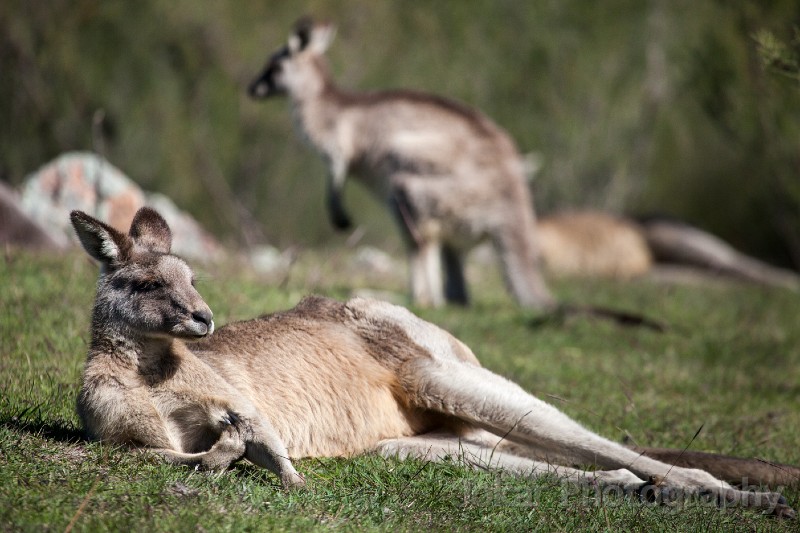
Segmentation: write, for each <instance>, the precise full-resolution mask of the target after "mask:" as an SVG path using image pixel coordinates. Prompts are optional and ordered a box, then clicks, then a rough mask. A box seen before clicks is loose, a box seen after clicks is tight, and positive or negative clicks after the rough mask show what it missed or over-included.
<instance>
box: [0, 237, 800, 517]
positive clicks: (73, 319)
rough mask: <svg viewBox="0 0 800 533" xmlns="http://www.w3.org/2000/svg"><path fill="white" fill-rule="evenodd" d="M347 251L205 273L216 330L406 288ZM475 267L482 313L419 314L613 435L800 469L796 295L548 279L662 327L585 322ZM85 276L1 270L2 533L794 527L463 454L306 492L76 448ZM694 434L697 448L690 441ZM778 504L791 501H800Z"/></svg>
mask: <svg viewBox="0 0 800 533" xmlns="http://www.w3.org/2000/svg"><path fill="white" fill-rule="evenodd" d="M349 260H350V257H349V255H348V254H346V253H341V252H337V253H331V254H326V253H322V252H316V253H306V254H303V255H302V256H301V260H300V261H299V263H298V264H297V265H296V266H295V267H294V269H293V270H292V274H291V276H288V277H276V278H275V279H271V278H266V277H259V276H258V275H256V274H253V273H251V272H247V271H243V270H241V269H239V268H237V267H236V266H231V265H229V266H227V267H224V268H223V267H214V268H208V269H207V270H206V271H202V269H201V282H200V285H199V288H200V291H201V293H202V294H203V295H204V296H205V297H206V300H207V301H208V303H209V305H210V306H211V307H212V309H213V310H214V312H215V316H216V318H217V319H218V323H219V324H223V323H226V322H229V321H231V320H237V319H243V318H247V317H250V316H254V315H257V314H260V313H263V312H268V311H272V310H277V309H281V308H286V307H288V306H290V305H292V304H294V303H295V302H296V301H297V300H298V299H299V298H300V297H301V296H302V295H303V294H305V293H307V292H318V293H325V294H330V295H333V296H336V297H340V298H343V297H346V296H347V295H348V293H349V291H350V289H351V287H352V286H353V285H358V286H372V287H374V288H385V287H388V288H389V289H390V290H393V291H395V292H397V293H398V294H402V292H403V287H404V280H403V279H402V276H400V277H397V278H378V277H375V276H370V275H367V274H363V275H360V276H358V279H356V280H355V281H353V277H352V272H353V270H352V269H351V268H348V265H349V263H348V261H349ZM482 270H483V268H482V267H480V266H479V265H473V268H472V269H471V271H470V275H471V276H472V277H473V278H474V279H475V280H476V281H477V287H476V291H475V300H476V304H475V306H474V307H472V308H470V309H458V308H455V309H454V308H448V309H443V310H436V311H421V310H418V311H419V312H420V314H421V315H422V316H423V317H424V318H426V319H428V320H431V321H433V322H435V323H437V324H440V325H442V326H443V327H445V328H447V329H448V330H450V331H452V332H453V333H454V334H455V335H457V336H458V337H460V338H461V339H463V340H464V341H465V342H467V343H468V344H469V345H470V346H471V347H472V348H473V349H474V351H475V353H476V354H478V356H479V357H480V358H481V360H482V361H483V363H484V365H485V366H487V367H489V368H491V369H492V370H494V371H496V372H498V373H500V374H503V375H505V376H507V377H509V378H511V379H514V380H515V381H517V382H519V383H520V384H521V385H522V386H523V387H525V388H526V389H527V390H529V391H531V392H532V393H534V394H536V395H538V396H540V397H543V398H545V399H548V400H549V401H551V402H553V403H555V404H556V405H558V406H559V407H560V408H562V409H564V410H565V411H566V412H567V413H569V414H570V415H572V416H574V417H576V418H577V419H579V420H580V421H582V422H583V423H584V424H586V425H587V426H588V427H590V428H592V429H594V430H596V431H598V432H600V433H602V434H604V435H606V436H608V437H610V438H612V439H615V440H619V441H622V440H626V441H629V442H635V443H639V444H646V445H654V446H670V447H685V446H687V445H689V444H690V443H691V447H692V449H697V450H709V451H716V452H722V453H730V454H736V455H743V456H757V457H763V458H765V459H769V460H774V461H780V462H788V463H800V451H799V450H798V447H797V443H798V442H800V394H798V392H800V390H799V389H800V327H798V326H799V324H798V316H800V300H798V298H797V295H795V294H790V293H785V292H781V291H773V290H765V289H761V288H756V287H748V286H740V285H725V284H718V283H714V284H710V285H709V286H707V287H700V286H674V285H664V284H656V283H652V282H649V281H636V282H629V283H620V282H610V281H603V282H601V281H589V280H570V281H557V282H554V286H555V289H556V291H557V292H558V294H559V296H560V297H561V298H562V299H563V300H566V301H570V302H576V303H577V302H580V303H594V304H598V305H607V306H613V307H617V308H621V309H628V310H635V311H639V312H642V313H644V314H646V315H647V316H649V317H651V318H655V319H658V320H660V321H662V322H664V323H666V324H668V326H669V329H668V330H667V332H665V333H657V332H654V331H651V330H648V329H643V328H628V327H622V326H619V325H616V324H613V323H610V322H608V321H604V320H598V319H590V318H568V319H565V320H551V321H541V320H538V317H536V316H535V315H533V314H530V313H526V312H521V311H520V310H519V309H517V308H516V307H515V306H514V305H513V304H511V302H510V301H509V299H508V298H507V296H506V295H505V293H504V292H503V291H502V290H501V289H500V287H499V284H498V281H497V279H496V278H497V276H496V273H495V272H493V271H490V272H489V273H488V275H483V274H484V273H483V272H482ZM96 273H97V272H96V267H95V266H94V265H93V264H92V263H91V262H90V261H89V260H88V259H86V258H85V256H83V255H80V254H74V255H66V256H62V257H55V258H46V257H40V256H35V255H28V254H12V253H10V252H7V251H6V253H5V255H4V256H3V258H2V260H0V302H2V304H0V391H1V392H0V530H8V531H17V530H36V531H41V530H56V531H63V530H65V529H66V528H68V527H72V528H73V530H75V531H81V530H87V531H105V530H109V531H119V530H123V531H124V530H130V531H143V530H150V531H190V530H191V531H195V530H200V531H219V530H223V531H224V530H230V531H242V530H258V529H278V530H290V529H291V530H294V529H314V528H317V529H319V528H329V527H331V528H340V529H348V530H354V529H357V530H360V529H376V530H392V531H394V530H419V529H432V530H443V529H447V530H450V529H459V530H517V529H524V530H530V529H543V530H550V529H557V530H575V529H579V530H584V529H591V530H600V529H607V530H643V531H644V530H646V531H660V530H693V529H712V530H729V529H732V528H734V527H735V528H737V529H758V530H765V529H766V530H791V529H793V528H796V527H797V523H796V522H782V521H778V520H775V519H773V518H770V517H765V516H762V515H760V514H759V513H757V512H752V511H745V510H740V509H728V510H724V511H721V510H719V509H716V508H714V507H712V506H710V505H707V504H696V505H687V506H680V507H667V506H660V507H658V506H651V505H645V504H640V503H638V502H634V501H630V500H627V499H623V498H613V497H611V498H609V497H604V498H603V499H602V504H601V502H600V499H599V498H598V495H597V494H594V493H592V492H589V491H578V490H577V489H574V488H570V487H568V486H564V485H562V484H560V483H559V482H558V481H557V480H556V479H554V478H542V479H538V480H533V481H532V480H525V479H515V478H511V477H508V476H498V475H496V474H492V473H487V472H473V471H469V470H467V469H465V468H463V467H462V466H461V465H459V464H457V463H448V464H437V465H434V464H428V463H423V462H419V461H406V462H398V461H393V460H385V459H383V458H379V457H372V456H366V457H358V458H354V459H306V460H302V461H299V462H298V469H299V470H300V471H302V472H304V473H305V474H306V476H307V478H308V480H309V488H307V489H306V490H303V491H294V492H285V491H283V490H281V489H280V488H279V486H278V484H277V481H276V479H275V478H274V476H272V475H270V474H269V473H267V472H266V471H263V470H259V469H257V468H254V467H252V466H251V465H248V464H239V465H237V466H236V467H235V468H233V469H231V470H229V471H227V472H224V473H221V474H220V473H206V472H195V471H191V470H189V469H186V468H182V467H172V466H168V465H165V464H163V463H161V462H160V461H158V460H157V459H155V458H153V457H150V456H147V455H140V454H133V453H130V452H129V451H127V450H125V449H123V448H117V447H111V446H106V445H103V444H100V443H88V442H86V441H84V440H83V439H82V436H81V431H80V428H79V424H78V420H77V416H76V414H75V410H74V402H75V396H76V394H77V391H78V382H79V379H80V372H81V368H82V364H83V358H84V355H85V352H86V347H87V342H88V327H89V312H90V309H91V304H92V299H93V296H94V294H93V292H94V283H95V278H96ZM701 427H702V431H700V434H699V435H698V436H697V438H696V439H695V440H694V441H693V442H692V437H693V436H694V435H695V433H696V432H697V430H698V429H699V428H701ZM784 494H785V495H786V496H787V497H788V498H789V500H790V502H792V503H794V504H795V505H797V504H798V503H799V502H800V493H798V491H797V490H796V489H788V490H786V491H784Z"/></svg>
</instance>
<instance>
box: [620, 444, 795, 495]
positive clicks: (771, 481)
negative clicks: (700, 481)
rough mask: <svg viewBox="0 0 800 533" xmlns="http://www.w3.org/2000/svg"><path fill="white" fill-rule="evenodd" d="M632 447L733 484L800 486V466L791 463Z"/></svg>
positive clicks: (668, 462) (648, 454) (669, 462)
mask: <svg viewBox="0 0 800 533" xmlns="http://www.w3.org/2000/svg"><path fill="white" fill-rule="evenodd" d="M631 449H632V450H634V451H637V452H639V453H641V454H643V455H646V456H647V457H651V458H653V459H657V460H659V461H661V462H664V463H667V464H670V465H675V466H682V467H687V468H699V469H701V470H705V471H706V472H708V473H709V474H711V475H712V476H715V477H717V478H719V479H722V480H725V481H727V482H728V483H731V484H733V485H741V484H750V485H764V486H767V487H772V488H775V487H781V486H783V487H787V486H798V485H800V468H798V467H796V466H792V465H785V464H780V463H773V462H770V461H765V460H763V459H744V458H741V457H731V456H729V455H720V454H716V453H707V452H695V451H689V450H677V449H670V448H644V447H641V446H631Z"/></svg>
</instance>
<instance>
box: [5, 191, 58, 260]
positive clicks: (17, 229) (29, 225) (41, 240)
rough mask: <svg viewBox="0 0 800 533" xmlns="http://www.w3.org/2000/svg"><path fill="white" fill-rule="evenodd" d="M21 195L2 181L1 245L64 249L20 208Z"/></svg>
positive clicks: (50, 249)
mask: <svg viewBox="0 0 800 533" xmlns="http://www.w3.org/2000/svg"><path fill="white" fill-rule="evenodd" d="M20 203H21V201H20V198H19V195H18V194H17V193H16V192H15V191H13V190H12V189H11V188H10V187H8V186H7V185H5V184H4V183H3V182H0V245H4V246H11V247H17V248H29V249H33V250H49V251H54V250H63V249H65V248H66V246H67V242H66V241H65V240H64V241H58V240H57V238H54V237H53V236H52V235H50V234H49V233H48V232H47V230H46V229H45V228H43V227H42V226H41V225H39V224H38V223H37V222H36V221H35V220H33V219H32V218H31V217H30V216H28V214H27V213H25V212H24V211H22V209H21V208H20Z"/></svg>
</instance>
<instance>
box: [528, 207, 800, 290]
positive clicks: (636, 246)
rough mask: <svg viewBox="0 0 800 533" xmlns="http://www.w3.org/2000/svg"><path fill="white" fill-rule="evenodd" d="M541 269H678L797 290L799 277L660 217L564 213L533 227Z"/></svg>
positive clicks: (614, 273)
mask: <svg viewBox="0 0 800 533" xmlns="http://www.w3.org/2000/svg"><path fill="white" fill-rule="evenodd" d="M538 232H539V242H540V244H541V250H542V260H543V261H542V262H543V265H544V268H545V269H546V270H547V271H549V272H551V273H553V274H555V275H564V276H576V275H577V276H607V277H619V278H631V277H636V276H642V275H645V274H647V273H649V272H651V271H652V269H653V267H654V265H655V264H657V263H658V264H665V263H666V264H678V265H685V266H690V267H694V268H698V269H701V270H702V271H705V272H710V273H713V274H719V275H724V276H727V277H732V278H737V279H742V280H746V281H749V282H753V283H759V284H763V285H770V286H773V287H781V288H785V289H790V290H800V275H798V273H796V272H793V271H791V270H786V269H782V268H777V267H774V266H771V265H768V264H766V263H764V262H763V261H759V260H758V259H756V258H754V257H750V256H747V255H745V254H743V253H741V252H739V251H737V250H735V249H734V248H733V247H732V246H731V245H729V244H728V243H726V242H725V241H723V240H722V239H720V238H718V237H716V236H714V235H711V234H710V233H708V232H706V231H703V230H701V229H698V228H695V227H692V226H690V225H688V224H685V223H682V222H679V221H677V220H672V219H669V218H665V217H652V218H643V219H641V220H635V219H632V218H625V217H620V216H615V215H612V214H609V213H603V212H599V211H565V212H560V213H555V214H553V215H549V216H544V217H542V218H541V219H540V220H539V223H538Z"/></svg>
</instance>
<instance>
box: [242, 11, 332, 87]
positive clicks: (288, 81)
mask: <svg viewBox="0 0 800 533" xmlns="http://www.w3.org/2000/svg"><path fill="white" fill-rule="evenodd" d="M335 34H336V28H335V27H334V26H333V25H332V24H330V23H328V22H319V23H315V22H314V21H312V20H311V18H309V17H304V18H302V19H300V20H299V21H297V23H295V27H294V31H292V33H291V35H289V41H288V42H287V43H286V45H284V46H282V47H281V48H280V49H278V50H277V51H276V52H275V53H273V54H272V55H271V56H270V58H269V60H268V61H267V65H266V67H264V70H263V71H262V72H261V74H260V75H259V76H258V77H257V78H256V79H255V80H253V82H252V83H251V84H250V88H249V93H250V96H251V97H253V98H257V99H262V98H267V97H268V96H275V95H284V94H289V95H292V96H300V95H302V94H306V93H309V92H314V91H319V90H321V89H323V88H324V84H325V82H326V77H327V70H326V67H325V63H324V61H323V59H322V56H323V54H325V51H326V50H327V49H328V47H329V46H330V44H331V41H333V37H334V35H335Z"/></svg>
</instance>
